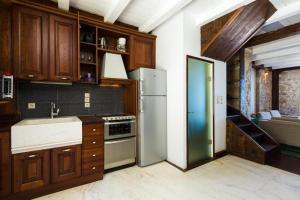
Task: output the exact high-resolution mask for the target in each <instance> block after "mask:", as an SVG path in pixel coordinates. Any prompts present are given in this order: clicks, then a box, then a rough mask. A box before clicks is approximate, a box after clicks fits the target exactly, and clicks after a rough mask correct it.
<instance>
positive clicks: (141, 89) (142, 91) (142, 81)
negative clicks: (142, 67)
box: [140, 79, 144, 94]
mask: <svg viewBox="0 0 300 200" xmlns="http://www.w3.org/2000/svg"><path fill="white" fill-rule="evenodd" d="M143 88H144V80H143V79H141V80H140V94H144V90H143Z"/></svg>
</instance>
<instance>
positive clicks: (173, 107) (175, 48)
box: [153, 4, 226, 169]
mask: <svg viewBox="0 0 300 200" xmlns="http://www.w3.org/2000/svg"><path fill="white" fill-rule="evenodd" d="M192 6H193V4H191V5H190V6H188V7H186V8H185V9H184V10H183V11H181V12H180V13H178V14H176V15H175V16H173V17H172V18H170V19H169V20H168V21H167V22H165V23H164V24H162V25H161V26H159V27H158V28H157V29H156V30H154V31H153V34H155V35H157V42H156V66H157V68H161V69H165V70H167V74H168V81H167V82H168V93H167V95H168V107H167V109H168V111H167V112H168V120H167V122H168V161H170V162H172V163H173V164H175V165H177V166H179V167H181V168H183V169H185V168H186V167H187V157H186V140H187V138H186V113H187V112H186V55H192V56H196V57H200V50H201V43H200V27H197V26H196V25H195V24H196V23H195V19H194V18H193V13H192V12H191V8H192ZM205 59H207V58H205ZM208 60H212V59H208ZM212 61H214V62H215V71H214V79H215V80H214V87H215V94H214V95H215V100H214V101H215V103H214V106H215V113H214V117H215V124H214V129H215V151H216V152H220V151H222V150H225V149H226V63H224V62H220V61H216V60H212ZM217 96H222V99H223V102H222V104H217V102H216V97H217Z"/></svg>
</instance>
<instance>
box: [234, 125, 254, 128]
mask: <svg viewBox="0 0 300 200" xmlns="http://www.w3.org/2000/svg"><path fill="white" fill-rule="evenodd" d="M237 126H238V127H239V128H241V127H245V126H253V125H252V124H238V125H237Z"/></svg>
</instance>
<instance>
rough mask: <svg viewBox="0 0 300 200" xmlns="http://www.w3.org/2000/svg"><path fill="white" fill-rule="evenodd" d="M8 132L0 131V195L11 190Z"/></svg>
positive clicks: (4, 194)
mask: <svg viewBox="0 0 300 200" xmlns="http://www.w3.org/2000/svg"><path fill="white" fill-rule="evenodd" d="M10 172H11V162H10V133H9V132H4V133H0V197H1V196H6V195H8V194H9V193H10V191H11V174H10Z"/></svg>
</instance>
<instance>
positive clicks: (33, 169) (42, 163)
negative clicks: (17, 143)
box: [13, 150, 50, 192]
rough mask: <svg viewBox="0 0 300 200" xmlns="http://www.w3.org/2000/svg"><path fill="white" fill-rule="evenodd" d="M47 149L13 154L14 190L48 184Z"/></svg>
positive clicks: (18, 190)
mask: <svg viewBox="0 0 300 200" xmlns="http://www.w3.org/2000/svg"><path fill="white" fill-rule="evenodd" d="M49 167H50V156H49V150H43V151H35V152H28V153H21V154H15V155H14V156H13V178H14V184H13V187H14V192H22V191H27V190H32V189H37V188H41V187H44V186H46V185H48V184H49V175H50V171H49Z"/></svg>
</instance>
